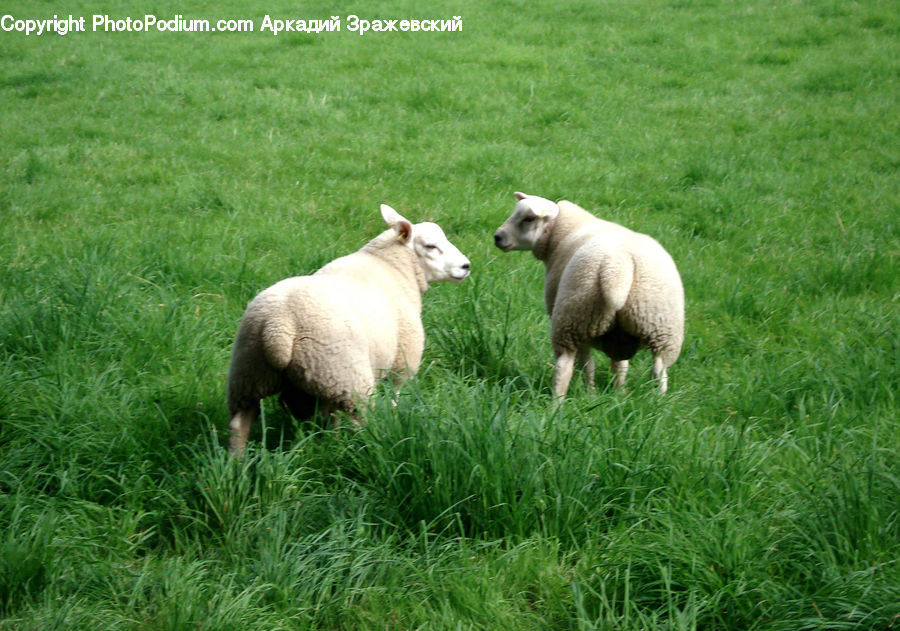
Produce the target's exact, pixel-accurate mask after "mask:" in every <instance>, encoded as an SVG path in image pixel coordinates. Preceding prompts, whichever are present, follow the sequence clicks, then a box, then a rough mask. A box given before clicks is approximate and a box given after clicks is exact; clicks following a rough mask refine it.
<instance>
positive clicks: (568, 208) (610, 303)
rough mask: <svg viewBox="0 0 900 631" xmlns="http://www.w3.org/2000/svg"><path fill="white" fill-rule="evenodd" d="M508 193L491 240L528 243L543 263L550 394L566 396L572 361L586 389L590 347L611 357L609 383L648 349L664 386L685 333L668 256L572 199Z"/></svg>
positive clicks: (501, 244)
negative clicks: (506, 209)
mask: <svg viewBox="0 0 900 631" xmlns="http://www.w3.org/2000/svg"><path fill="white" fill-rule="evenodd" d="M515 195H516V199H517V200H518V203H517V204H516V207H515V209H514V210H513V213H512V215H510V217H509V218H508V219H507V220H506V221H505V222H504V223H503V225H502V226H500V228H498V229H497V231H496V232H495V233H494V243H495V245H496V246H497V247H498V248H500V249H501V250H503V251H504V252H508V251H510V250H531V251H532V254H533V255H534V257H535V258H537V259H538V260H541V261H543V262H544V264H545V266H546V275H545V279H544V281H545V284H544V302H545V304H546V308H547V313H548V314H549V315H550V321H551V330H550V338H551V342H552V345H553V352H554V355H555V359H556V363H555V366H554V371H553V391H554V393H555V394H556V396H557V397H558V398H560V399H562V398H563V397H565V394H566V391H567V390H568V388H569V382H570V381H571V379H572V372H573V369H574V365H575V363H576V362H577V363H578V364H579V365H580V366H582V367H583V368H584V377H585V381H586V383H587V386H588V389H589V390H590V391H591V392H593V388H594V360H593V356H592V355H591V348H592V347H593V348H598V349H600V350H601V351H603V352H604V353H605V354H606V355H607V356H608V357H609V358H610V370H611V372H612V373H613V374H615V375H616V378H615V385H616V387H619V386H622V385H623V384H624V383H625V375H626V373H627V371H628V360H629V359H631V358H632V357H633V356H634V354H635V353H636V352H637V351H638V349H640V348H649V349H650V351H651V352H652V353H653V356H654V360H653V376H654V377H655V378H656V379H658V380H659V391H660V393H664V392H665V391H666V389H667V388H668V373H667V369H668V367H669V366H671V365H672V363H673V362H674V361H675V360H676V359H677V358H678V355H679V353H680V352H681V344H682V341H683V339H684V289H683V288H682V285H681V277H680V276H679V275H678V270H677V268H676V267H675V262H674V261H673V260H672V257H671V256H669V254H668V252H666V251H665V250H664V249H663V247H662V246H661V245H660V244H659V243H658V242H657V241H656V240H655V239H653V238H651V237H649V236H647V235H645V234H640V233H637V232H633V231H631V230H629V229H628V228H625V227H624V226H620V225H618V224H615V223H612V222H609V221H604V220H602V219H598V218H597V217H595V216H594V215H592V214H590V213H589V212H587V211H586V210H584V209H583V208H580V207H579V206H577V205H575V204H573V203H571V202H567V201H565V200H563V201H560V202H559V203H556V202H553V201H551V200H549V199H544V198H543V197H537V196H534V195H526V194H524V193H516V194H515Z"/></svg>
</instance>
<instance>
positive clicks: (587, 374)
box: [575, 344, 594, 394]
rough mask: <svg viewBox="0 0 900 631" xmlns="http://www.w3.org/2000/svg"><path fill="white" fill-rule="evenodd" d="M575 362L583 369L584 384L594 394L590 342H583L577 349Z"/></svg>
mask: <svg viewBox="0 0 900 631" xmlns="http://www.w3.org/2000/svg"><path fill="white" fill-rule="evenodd" d="M575 362H576V363H577V364H578V365H579V366H580V367H581V368H582V370H583V371H584V385H585V386H587V391H588V392H589V393H590V394H594V355H593V354H592V353H591V345H590V344H585V345H584V346H582V347H581V348H579V349H578V355H577V356H576V358H575Z"/></svg>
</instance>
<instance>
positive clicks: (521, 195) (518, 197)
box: [513, 191, 528, 201]
mask: <svg viewBox="0 0 900 631" xmlns="http://www.w3.org/2000/svg"><path fill="white" fill-rule="evenodd" d="M513 194H514V195H515V196H516V199H517V200H519V201H522V200H523V199H525V198H526V197H528V195H526V194H525V193H519V192H518V191H516V192H515V193H513Z"/></svg>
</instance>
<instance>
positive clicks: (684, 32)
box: [0, 0, 900, 631]
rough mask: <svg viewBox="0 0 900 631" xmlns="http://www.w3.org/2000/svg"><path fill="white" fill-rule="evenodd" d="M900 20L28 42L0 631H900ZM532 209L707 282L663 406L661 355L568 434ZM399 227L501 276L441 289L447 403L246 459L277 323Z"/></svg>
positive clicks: (743, 11) (858, 15)
mask: <svg viewBox="0 0 900 631" xmlns="http://www.w3.org/2000/svg"><path fill="white" fill-rule="evenodd" d="M14 4H15V6H12V7H9V8H8V9H7V11H8V12H9V13H10V14H13V15H15V16H16V17H18V18H24V17H33V18H37V17H48V16H52V14H53V13H58V14H61V15H64V14H69V13H72V14H74V15H76V16H78V15H86V16H89V15H90V14H91V13H92V12H93V9H91V8H90V7H88V6H87V5H85V4H84V3H80V2H76V3H75V4H72V5H66V6H65V7H62V6H57V5H56V4H54V3H39V4H37V5H36V4H34V3H14ZM894 9H895V7H894V6H893V5H892V4H891V3H890V2H885V1H879V0H867V1H865V2H860V3H849V4H848V3H839V2H830V1H826V0H817V1H814V2H806V3H787V4H771V3H769V4H766V3H759V2H753V1H750V0H747V1H741V2H734V3H715V2H691V3H687V2H677V1H664V0H652V1H648V2H643V3H626V2H610V3H602V4H597V3H588V2H578V1H577V0H571V1H569V2H563V3H559V2H556V3H546V2H537V3H535V2H531V3H522V2H518V1H516V0H510V1H508V2H502V3H493V4H488V5H485V4H484V3H481V4H479V3H473V2H466V1H463V2H461V3H455V4H453V5H452V6H450V5H444V4H439V5H436V6H434V7H433V8H431V9H429V10H428V13H427V14H426V13H423V12H422V10H421V9H420V8H418V7H415V6H414V5H412V4H411V3H398V4H391V5H388V4H386V3H378V4H376V5H367V8H366V9H365V10H363V9H362V8H357V7H334V6H333V5H321V4H315V5H311V6H304V7H302V11H300V13H301V14H298V7H297V6H296V5H293V4H290V3H285V2H278V1H276V2H274V3H269V4H267V5H265V6H262V5H258V6H251V7H249V8H248V7H247V6H245V5H242V4H240V3H228V2H226V3H224V4H222V3H218V4H216V5H211V4H202V5H197V6H195V7H191V8H190V9H189V8H187V7H183V6H179V5H175V4H172V3H170V2H167V1H165V0H164V1H163V2H161V3H157V4H156V5H154V7H153V13H154V14H156V15H157V16H160V17H165V16H168V15H174V14H175V13H182V14H185V17H187V18H191V17H206V18H210V19H218V18H221V17H241V18H244V17H249V18H252V19H255V20H256V21H257V23H259V22H261V20H262V17H263V16H264V15H265V14H266V13H269V14H271V15H272V16H273V17H282V18H288V17H295V18H306V17H309V18H315V17H328V16H330V15H334V14H340V15H341V16H343V17H344V18H345V19H344V20H343V23H344V25H345V26H346V16H348V15H350V14H352V13H356V14H358V15H360V17H362V18H365V19H376V18H390V19H393V18H398V19H414V18H432V17H434V18H444V19H449V18H450V17H452V16H454V15H462V16H463V30H462V31H461V32H453V33H449V32H448V33H381V34H376V33H369V34H367V35H365V36H362V37H361V36H359V35H357V34H355V33H349V32H346V28H345V29H344V31H342V32H340V33H321V34H318V35H298V34H293V35H291V34H282V35H279V36H278V37H273V36H271V35H270V34H264V33H244V34H224V33H217V34H206V35H203V34H172V33H143V34H138V33H131V34H127V33H120V34H103V33H84V34H71V35H69V36H66V37H59V36H56V35H47V36H42V37H40V38H38V37H34V36H30V37H25V36H24V35H22V34H20V33H14V32H13V33H10V32H2V33H0V55H2V57H3V59H4V63H3V67H2V69H0V97H2V102H3V103H4V107H3V108H2V110H0V129H2V133H0V217H2V218H3V225H4V228H3V230H2V231H0V252H2V255H0V526H2V527H0V629H81V628H90V629H135V630H137V629H173V630H175V629H197V628H201V627H202V628H204V629H232V628H234V629H238V628H240V629H242V630H243V629H265V630H266V631H269V630H273V629H286V630H287V629H290V630H295V629H296V630H300V629H430V630H442V629H447V630H450V629H453V630H456V629H498V628H510V629H523V630H528V629H535V630H537V629H541V630H545V629H560V630H562V629H577V630H579V631H581V630H588V629H635V630H637V629H672V630H677V629H722V630H725V629H728V630H732V629H753V630H782V629H783V630H795V629H833V630H838V629H859V630H863V629H865V630H868V629H884V630H887V629H892V628H896V627H898V626H900V605H898V603H900V563H898V558H900V468H898V464H897V463H898V462H900V459H898V458H897V445H898V444H900V421H898V419H900V402H898V400H897V394H896V393H897V392H898V391H900V371H898V370H897V366H898V364H900V342H898V331H900V309H898V300H900V293H898V280H897V279H898V274H897V269H898V257H900V238H898V226H900V186H898V178H897V175H898V167H900V154H898V149H897V147H898V144H900V143H898V138H900V133H898V131H900V130H898V118H897V99H898V93H900V90H898V78H900V74H898V70H900V66H898V62H897V60H898V59H900V50H898V41H900V40H898V38H897V34H898V32H900V19H898V16H897V15H896V11H895V10H894ZM115 11H116V12H118V13H117V15H118V14H121V16H122V17H124V16H126V15H131V16H138V15H141V14H143V13H144V12H146V8H141V7H137V5H134V4H133V3H128V2H126V3H119V4H117V5H116V8H115ZM195 11H196V13H193V12H195ZM188 13H191V14H190V15H188ZM515 190H524V191H526V192H531V193H535V194H540V195H543V196H546V197H553V198H563V197H565V198H568V199H571V200H572V201H575V202H578V203H580V204H582V205H583V206H585V207H587V208H589V209H591V210H592V211H594V212H596V213H597V214H599V215H601V216H603V217H605V218H608V219H611V220H614V221H618V222H621V223H624V224H626V225H628V226H631V227H634V228H636V229H638V230H641V231H645V232H648V233H650V234H652V235H654V236H655V237H657V238H658V239H659V240H660V241H661V242H662V243H663V244H664V245H665V247H666V248H667V249H668V250H669V251H670V252H671V253H672V255H673V257H674V258H675V260H676V262H677V263H678V265H679V268H680V270H681V273H682V276H683V279H684V283H685V288H686V294H687V322H688V335H687V339H686V342H685V347H684V350H683V353H682V356H681V358H680V359H679V361H678V362H677V363H676V364H675V366H674V367H673V369H672V370H671V372H670V379H671V383H670V392H669V394H667V395H666V396H665V397H663V398H660V397H658V396H657V395H656V394H655V392H654V391H653V387H652V384H651V383H650V382H649V372H650V362H649V360H648V358H647V357H646V356H639V358H637V359H636V361H635V362H634V367H633V369H632V371H631V373H630V375H629V385H628V389H627V391H625V392H617V391H614V390H613V389H612V388H611V387H610V383H609V375H608V371H607V370H605V369H603V368H604V365H603V364H602V362H600V368H601V369H600V370H598V375H597V380H598V383H597V386H598V391H597V394H596V395H593V396H590V395H588V394H587V392H586V390H585V388H584V387H583V385H582V384H581V383H576V382H573V387H572V390H571V396H570V398H569V399H568V400H567V402H566V403H565V405H564V406H563V407H562V408H561V409H559V410H556V409H554V407H553V405H552V401H551V397H550V386H549V379H550V374H551V371H552V364H551V351H550V346H549V340H548V328H549V326H548V321H547V317H546V315H545V314H544V313H543V306H542V304H543V303H542V296H541V287H542V280H543V279H542V270H541V267H540V265H539V263H537V262H536V261H534V260H533V259H532V258H531V257H530V256H528V255H525V254H508V255H504V254H502V253H500V252H499V251H498V250H496V249H495V248H493V244H492V239H491V234H492V232H493V230H494V229H495V228H496V227H497V226H498V225H499V224H500V223H501V222H502V221H503V219H504V218H505V217H506V215H507V214H508V213H509V212H510V211H511V208H512V206H513V199H512V192H513V191H515ZM382 202H385V203H389V204H391V205H392V206H394V207H395V208H397V209H398V210H400V211H401V212H403V213H404V214H406V215H407V216H409V217H410V218H412V219H415V220H426V219H427V220H435V221H438V222H440V223H441V225H442V226H443V227H444V228H445V230H446V232H447V234H448V235H449V236H450V238H451V240H453V241H454V242H455V243H456V244H457V245H459V246H460V248H461V249H462V250H463V251H464V252H465V253H466V254H467V255H468V256H469V257H470V259H471V260H472V263H473V275H472V277H471V278H470V279H469V280H467V281H466V282H465V283H463V284H462V285H459V286H435V287H433V288H432V289H430V290H429V291H428V293H427V294H426V295H425V308H424V313H423V319H424V322H425V327H426V331H427V333H428V344H427V347H426V353H425V358H424V361H423V366H422V369H421V371H420V373H419V375H418V376H417V377H416V379H415V380H414V381H413V382H411V383H410V384H408V385H407V386H405V387H404V388H403V389H402V390H401V392H400V394H399V397H398V400H397V402H396V405H392V404H391V401H390V397H388V396H386V394H387V393H385V392H380V393H379V394H378V395H377V396H376V397H375V399H374V401H373V406H372V409H371V410H370V411H369V412H368V413H367V426H366V428H365V429H363V430H362V431H359V432H346V431H324V430H321V429H320V428H318V427H317V426H316V425H315V424H314V423H309V424H302V423H301V424H297V423H294V422H292V421H291V420H290V419H289V418H288V417H287V416H285V414H284V413H283V412H282V411H281V410H279V409H278V408H277V406H276V405H274V404H273V403H272V402H269V403H267V405H266V408H265V410H266V414H265V423H264V427H262V428H259V429H258V430H257V432H256V433H255V435H254V443H253V446H252V447H251V449H250V451H249V454H248V456H247V457H246V458H245V459H244V460H243V461H240V462H235V461H233V460H232V459H230V458H229V456H228V455H227V453H226V450H225V448H224V445H225V443H226V436H225V434H226V432H227V412H226V409H225V403H224V389H225V375H226V371H227V365H228V359H229V353H230V347H231V342H232V339H233V335H234V331H235V328H236V325H237V322H238V320H239V318H240V316H241V313H242V310H243V308H244V306H245V304H246V303H247V301H248V300H249V299H250V298H252V296H253V295H254V294H255V293H256V292H257V291H259V290H260V289H262V288H264V287H266V286H268V285H269V284H271V283H273V282H275V281H276V280H279V279H281V278H283V277H286V276H289V275H295V274H304V273H309V272H311V271H313V270H315V269H316V268H318V267H319V266H321V265H322V264H323V263H325V262H326V261H328V260H330V259H332V258H334V257H336V256H339V255H341V254H344V253H347V252H349V251H352V250H354V249H356V248H358V247H360V246H361V245H362V244H363V243H364V242H365V241H366V240H367V239H368V238H370V237H371V236H372V235H373V234H375V233H376V232H377V231H378V230H380V227H381V226H380V218H379V216H378V204H380V203H382ZM576 381H577V380H576Z"/></svg>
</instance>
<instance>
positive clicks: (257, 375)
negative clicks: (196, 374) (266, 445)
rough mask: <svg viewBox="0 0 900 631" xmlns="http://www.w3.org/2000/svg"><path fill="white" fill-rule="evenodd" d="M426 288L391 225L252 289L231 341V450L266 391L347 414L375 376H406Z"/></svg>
mask: <svg viewBox="0 0 900 631" xmlns="http://www.w3.org/2000/svg"><path fill="white" fill-rule="evenodd" d="M467 267H468V263H467V262H466V268H467ZM427 288H428V282H427V281H426V277H425V273H424V272H423V269H422V266H421V265H420V264H419V261H418V259H417V256H416V253H415V252H414V251H413V249H412V248H411V247H408V246H407V245H406V244H405V243H403V242H401V241H399V240H398V238H397V233H396V232H395V231H394V230H393V229H392V230H387V231H385V232H384V233H382V234H381V235H379V236H378V237H376V238H375V239H373V240H372V241H370V242H369V243H368V244H367V245H366V246H365V247H363V248H362V249H361V250H359V251H357V252H354V253H353V254H349V255H347V256H343V257H341V258H338V259H335V260H334V261H332V262H330V263H328V264H327V265H325V266H324V267H322V268H321V269H320V270H318V271H317V272H316V273H314V274H313V275H311V276H297V277H293V278H288V279H285V280H282V281H280V282H278V283H276V284H274V285H272V286H271V287H269V288H268V289H265V290H263V291H262V292H261V293H259V294H258V295H257V296H256V297H255V298H254V299H253V300H252V301H251V302H250V304H249V305H248V306H247V309H246V311H245V312H244V316H243V318H242V320H241V323H240V326H239V327H238V333H237V336H236V339H235V343H234V347H233V350H232V360H231V368H230V370H229V376H228V407H229V411H230V413H231V415H232V421H231V426H232V450H233V451H237V452H240V451H241V450H242V449H243V445H244V442H245V441H246V434H247V432H249V427H250V425H252V423H253V422H255V420H256V418H257V417H258V415H259V410H260V407H259V406H260V400H261V399H264V398H266V397H268V396H270V395H273V394H276V393H281V395H282V401H283V402H284V403H285V405H286V406H287V407H288V408H289V409H290V411H291V413H292V414H293V415H294V416H297V417H299V418H303V417H308V416H311V415H312V414H313V413H314V412H316V411H317V410H318V411H319V412H321V413H325V414H327V413H330V412H333V411H335V410H341V411H345V412H349V413H352V412H354V411H355V410H356V408H357V405H358V404H359V403H360V401H361V400H362V399H364V398H365V397H367V396H368V395H370V394H371V392H372V391H373V390H374V387H375V384H376V382H377V381H378V380H379V379H381V378H383V377H384V376H386V375H388V374H394V375H395V376H396V377H397V378H398V379H404V378H406V377H407V376H409V374H411V372H413V371H415V370H416V369H417V368H418V366H419V362H420V361H421V358H422V351H423V347H424V343H425V333H424V330H423V328H422V321H421V310H422V293H423V292H424V291H425V290H426V289H427Z"/></svg>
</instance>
